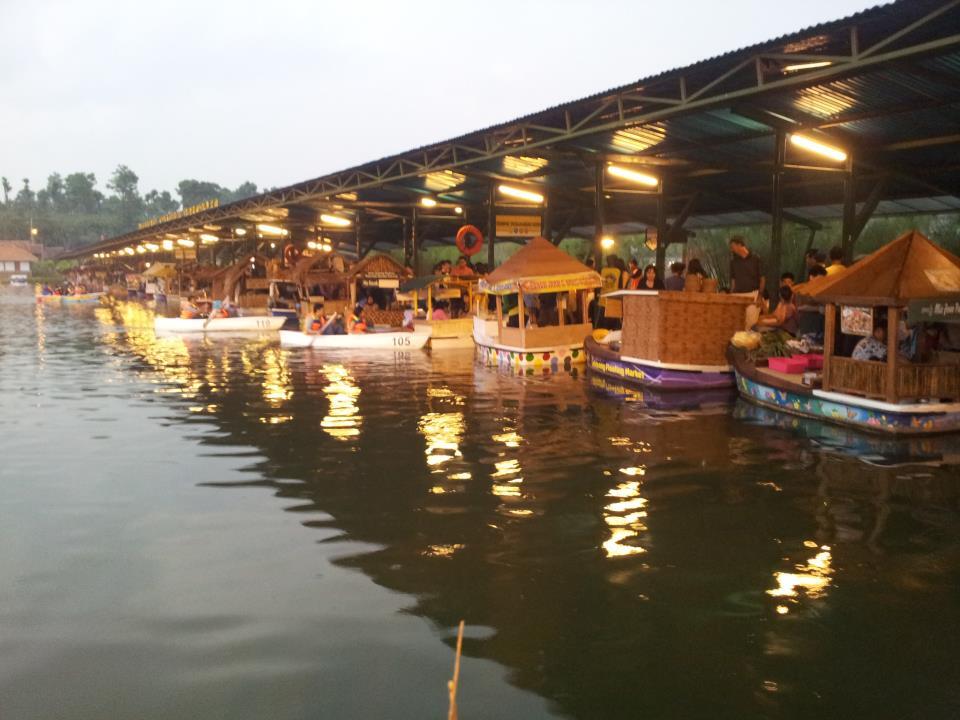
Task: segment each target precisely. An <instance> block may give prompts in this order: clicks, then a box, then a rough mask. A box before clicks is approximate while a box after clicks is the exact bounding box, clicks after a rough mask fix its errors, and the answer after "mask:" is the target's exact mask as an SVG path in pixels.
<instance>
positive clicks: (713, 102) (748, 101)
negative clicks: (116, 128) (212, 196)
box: [74, 0, 960, 255]
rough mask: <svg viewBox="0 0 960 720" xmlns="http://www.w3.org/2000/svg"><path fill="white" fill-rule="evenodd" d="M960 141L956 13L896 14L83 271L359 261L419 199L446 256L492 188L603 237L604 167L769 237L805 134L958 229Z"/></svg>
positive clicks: (949, 8)
mask: <svg viewBox="0 0 960 720" xmlns="http://www.w3.org/2000/svg"><path fill="white" fill-rule="evenodd" d="M958 128H960V0H898V1H897V2H891V3H887V4H885V5H878V6H876V7H874V8H871V9H869V10H864V11H862V12H859V13H857V14H855V15H851V16H849V17H846V18H842V19H840V20H835V21H831V22H827V23H823V24H821V25H816V26H812V27H808V28H805V29H803V30H799V31H797V32H795V33H790V34H788V35H783V36H781V37H778V38H774V39H773V40H770V41H767V42H765V43H760V44H757V45H752V46H749V47H746V48H741V49H739V50H734V51H731V52H728V53H725V54H723V55H719V56H716V57H713V58H709V59H707V60H703V61H700V62H698V63H695V64H693V65H689V66H687V67H683V68H677V69H674V70H669V71H665V72H662V73H658V74H656V75H653V76H650V77H647V78H644V79H642V80H638V81H637V82H635V83H630V84H629V85H624V86H621V87H618V88H614V89H611V90H608V91H605V92H602V93H598V94H596V95H592V96H589V97H586V98H582V99H580V100H575V101H572V102H568V103H564V104H561V105H556V106H554V107H551V108H547V109H545V110H542V111H540V112H537V113H533V114H531V115H527V116H524V117H521V118H517V119H515V120H512V121H509V122H505V123H501V124H498V125H495V126H491V127H488V128H485V129H482V130H477V131H475V132H472V133H468V134H466V135H461V136H459V137H457V138H454V139H451V140H447V141H444V142H440V143H435V144H432V145H429V146H424V147H421V148H418V149H415V150H411V151H408V152H405V153H401V154H398V155H395V156H391V157H386V158H382V159H380V160H375V161H372V162H369V163H364V164H362V165H359V166H357V167H354V168H350V169H347V170H344V171H342V172H337V173H331V174H329V175H325V176H322V177H319V178H314V179H312V180H307V181H304V182H301V183H297V184H294V185H290V186H288V187H284V188H280V189H277V190H273V191H270V192H267V193H264V194H262V195H257V196H255V197H252V198H248V199H245V200H241V201H239V202H236V203H231V204H229V205H225V206H221V207H219V208H215V209H212V210H206V211H203V212H200V213H197V214H195V215H191V216H187V217H184V218H180V219H177V220H172V221H170V222H165V223H162V224H157V225H154V226H152V227H149V228H145V229H143V230H138V231H135V232H132V233H127V234H126V235H121V236H119V237H116V238H111V239H110V240H107V241H105V242H102V243H98V244H97V245H94V246H91V247H88V248H84V249H83V250H81V251H78V252H76V253H74V254H75V255H89V254H92V253H94V252H98V251H99V252H102V251H109V250H115V249H117V248H122V247H124V246H127V245H134V244H137V243H141V242H144V241H149V240H156V239H160V238H163V237H177V236H181V237H182V236H183V235H184V234H185V233H190V232H194V233H197V232H199V230H200V228H202V227H203V226H204V225H208V226H212V227H217V228H220V230H219V231H217V232H220V231H225V232H228V231H229V230H230V228H232V227H235V226H238V225H246V226H248V227H249V226H250V224H252V223H257V222H267V223H277V224H283V225H284V227H287V228H289V229H290V230H291V232H292V233H293V236H294V237H300V238H307V237H312V236H313V235H314V234H316V233H318V232H320V231H321V230H322V232H323V233H324V234H327V233H329V234H330V235H331V236H332V237H334V238H336V239H343V240H349V242H350V243H351V245H352V244H353V243H354V242H356V246H357V247H361V246H362V247H363V248H369V247H374V246H377V245H380V246H388V245H392V246H396V245H399V244H401V243H402V242H403V234H404V232H405V227H407V228H408V227H409V218H410V217H411V216H412V213H413V209H414V208H415V207H416V206H417V204H418V201H419V199H420V198H422V197H424V196H427V195H429V196H432V197H434V198H435V199H437V200H438V201H439V205H438V206H437V207H436V208H433V209H431V210H424V209H420V210H419V215H418V235H419V237H420V240H421V241H423V240H442V241H446V242H449V241H451V238H452V235H453V233H454V232H455V230H456V228H457V226H458V225H459V224H461V223H462V222H463V221H464V219H466V220H467V221H469V222H471V223H473V224H477V225H481V226H483V225H485V220H486V217H487V211H486V209H485V208H484V204H485V203H486V202H487V199H488V197H489V195H490V186H491V183H496V182H502V181H510V180H513V181H522V182H523V183H524V184H528V185H531V186H535V189H537V190H538V191H539V192H541V193H544V194H545V195H546V196H547V197H548V205H549V211H548V212H549V215H550V225H551V226H552V227H553V228H554V229H559V228H563V231H566V230H567V229H569V228H570V227H576V226H581V225H588V224H592V223H593V222H594V220H595V214H594V213H595V209H594V202H593V200H594V192H595V188H596V175H597V173H598V172H600V173H602V168H603V167H604V163H609V162H617V163H621V164H624V165H629V166H632V167H635V168H638V169H645V171H647V172H649V173H651V174H655V175H656V176H658V177H659V178H661V179H662V180H663V192H664V197H665V200H666V208H665V212H666V215H667V217H668V218H677V217H678V216H679V217H682V218H683V219H685V220H687V226H688V227H706V226H708V225H724V224H731V223H733V222H737V223H760V222H769V219H770V212H769V210H770V208H771V177H772V173H773V158H774V154H775V145H776V143H777V138H778V133H779V134H780V136H781V137H782V134H783V133H796V132H803V133H804V134H807V135H809V136H811V137H815V138H818V139H820V140H821V141H823V142H827V143H829V144H831V145H836V146H839V147H842V148H844V149H846V150H847V151H849V152H850V153H851V155H852V158H853V172H854V181H853V182H854V189H855V195H856V200H857V202H858V203H859V205H860V207H861V208H866V209H870V208H872V207H874V206H875V207H876V212H880V213H898V212H940V211H944V212H947V211H950V212H952V211H956V210H957V209H958V206H960V130H958ZM786 159H787V163H788V164H787V166H786V172H785V175H784V183H783V197H784V205H785V207H786V208H787V210H788V212H787V213H786V219H787V220H789V221H793V222H801V223H804V224H807V225H809V226H811V227H816V225H817V222H816V221H817V220H819V219H822V218H825V217H836V216H837V215H838V214H842V207H841V205H842V198H843V193H842V185H843V180H844V173H842V172H839V170H841V168H839V167H837V166H836V164H833V165H832V166H831V165H830V163H825V162H823V161H821V160H817V159H816V158H814V157H812V156H809V155H806V156H804V155H802V154H798V153H796V152H793V155H790V154H789V152H788V156H787V158H786ZM598 168H599V170H598ZM604 192H605V195H606V200H605V203H604V217H605V221H606V222H608V223H610V224H617V223H627V222H633V223H642V224H655V223H656V220H657V207H656V202H657V201H656V198H655V197H654V195H653V194H650V193H647V194H642V193H638V192H637V190H636V186H629V185H628V184H625V183H622V182H620V183H618V182H615V181H613V182H611V181H609V180H607V181H605V187H604ZM455 207H462V208H463V211H464V213H463V215H462V216H461V215H456V214H455V213H454V212H453V209H454V208H455ZM499 207H500V202H499V200H498V208H499ZM331 212H335V213H339V214H341V215H344V216H349V217H352V218H353V219H355V220H359V225H360V227H359V229H357V230H354V229H350V230H337V229H336V228H331V227H329V226H324V227H322V228H321V227H320V225H321V223H320V222H319V215H320V214H321V213H331ZM405 219H406V222H405ZM338 233H339V234H338ZM561 234H562V232H561Z"/></svg>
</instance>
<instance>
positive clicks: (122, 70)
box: [0, 0, 876, 191]
mask: <svg viewBox="0 0 960 720" xmlns="http://www.w3.org/2000/svg"><path fill="white" fill-rule="evenodd" d="M874 4H876V2H875V1H872V0H871V1H865V0H804V1H803V2H771V1H770V0H725V1H724V2H715V0H674V1H673V2H657V3H654V2H648V1H644V0H629V1H626V0H625V1H622V2H621V1H620V0H607V1H605V0H592V2H587V1H586V0H579V1H578V2H573V1H570V0H543V1H531V2H526V1H525V0H511V1H509V2H507V1H504V0H487V1H485V2H456V1H455V0H446V1H445V2H432V1H431V2H428V1H415V0H407V1H404V0H392V1H391V0H353V1H352V2H351V1H346V2H343V1H341V2H336V3H334V2H325V1H323V0H314V1H312V2H311V1H310V0H258V1H257V2H252V1H250V0H232V1H231V2H226V1H223V2H204V0H192V1H188V0H163V1H162V2H138V1H136V0H132V1H131V0H85V2H74V1H56V2H54V1H52V0H30V1H29V2H26V1H24V0H0V67H2V68H3V70H2V72H0V128H2V129H3V133H2V139H0V175H4V176H6V177H8V178H10V180H11V182H13V184H14V185H15V186H17V187H19V185H20V182H21V178H24V177H29V178H30V179H31V183H32V184H33V185H34V187H37V186H39V185H42V184H43V183H44V182H45V178H46V176H47V175H48V174H49V173H50V172H52V171H60V172H63V173H67V172H73V171H77V170H84V171H92V172H95V173H96V174H97V178H98V180H100V184H101V186H102V185H103V183H104V181H105V179H106V178H107V177H108V176H109V174H110V172H111V171H112V169H113V168H114V167H116V166H117V165H118V164H120V163H123V164H126V165H129V166H130V167H131V168H133V169H134V170H135V171H136V172H137V173H138V174H139V176H140V187H141V190H144V191H145V190H148V189H151V188H158V189H171V190H172V189H173V188H174V186H175V185H176V183H177V182H178V181H179V180H180V179H182V178H186V177H192V178H197V179H204V180H212V181H214V182H219V183H221V184H224V185H227V186H230V187H234V186H236V185H238V184H239V183H240V182H242V181H244V180H252V181H253V182H255V183H257V184H258V185H259V186H261V187H264V186H271V185H286V184H289V183H292V182H297V181H299V180H305V179H307V178H312V177H316V176H318V175H322V174H324V173H326V172H331V171H334V170H340V169H343V168H346V167H350V166H352V165H355V164H357V163H360V162H363V161H366V160H371V159H374V158H379V157H382V156H385V155H390V154H393V153H395V152H399V151H402V150H406V149H409V148H412V147H417V146H419V145H423V144H427V143H430V142H434V141H438V140H443V139H446V138H449V137H453V136H456V135H458V134H461V133H463V132H465V131H469V130H473V129H476V128H480V127H483V126H486V125H490V124H493V123H496V122H501V121H504V120H509V119H512V118H514V117H517V116H519V115H523V114H526V113H529V112H533V111H536V110H539V109H542V108H544V107H548V106H551V105H555V104H557V103H559V102H562V101H565V100H571V99H575V98H578V97H581V96H584V95H588V94H592V93H595V92H599V91H601V90H604V89H607V88H610V87H613V86H616V85H621V84H624V83H627V82H630V81H632V80H636V79H638V78H641V77H644V76H646V75H649V74H652V73H655V72H658V71H661V70H665V69H670V68H674V67H677V66H680V65H685V64H688V63H691V62H694V61H697V60H700V59H703V58H707V57H710V56H712V55H716V54H718V53H721V52H725V51H728V50H731V49H735V48H738V47H741V46H744V45H748V44H751V43H755V42H759V41H763V40H767V39H769V38H771V37H774V36H776V35H779V34H782V33H786V32H791V31H794V30H797V29H799V28H802V27H806V26H808V25H811V24H815V23H818V22H822V21H824V20H831V19H834V18H838V17H841V16H844V15H848V14H850V13H852V12H856V11H858V10H862V9H864V8H867V7H870V6H871V5H874Z"/></svg>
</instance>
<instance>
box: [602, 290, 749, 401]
mask: <svg viewBox="0 0 960 720" xmlns="http://www.w3.org/2000/svg"><path fill="white" fill-rule="evenodd" d="M604 297H606V298H610V299H616V300H617V301H619V302H620V303H621V304H622V316H623V330H622V331H621V338H620V341H619V342H618V343H616V344H615V345H613V346H611V345H609V344H603V343H600V342H597V341H596V340H595V339H594V338H593V337H588V338H587V339H586V340H585V342H584V350H585V352H586V355H587V367H588V368H589V370H590V371H591V372H594V373H599V374H602V375H606V376H607V377H610V378H614V379H617V380H620V381H624V382H632V383H636V384H638V385H643V386H650V387H655V388H659V389H661V390H706V389H711V388H732V387H733V386H734V379H733V368H731V367H730V364H729V362H728V361H727V359H726V348H727V343H728V341H729V340H730V337H731V336H732V335H733V334H734V333H735V332H737V331H739V330H743V329H744V326H745V322H746V321H745V317H746V309H747V307H748V306H749V305H750V304H751V303H753V302H754V297H753V295H752V294H748V295H719V294H717V293H708V292H692V291H691V292H687V291H684V292H677V291H666V290H619V291H616V292H612V293H608V294H607V295H605V296H604Z"/></svg>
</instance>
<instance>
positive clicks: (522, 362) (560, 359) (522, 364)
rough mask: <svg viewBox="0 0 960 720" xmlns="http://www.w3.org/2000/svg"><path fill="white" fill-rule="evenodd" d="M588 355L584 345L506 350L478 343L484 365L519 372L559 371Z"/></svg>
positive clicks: (479, 357)
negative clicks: (547, 348)
mask: <svg viewBox="0 0 960 720" xmlns="http://www.w3.org/2000/svg"><path fill="white" fill-rule="evenodd" d="M585 358H586V355H585V354H584V352H583V348H582V347H569V348H555V349H552V350H549V351H546V352H543V351H541V352H530V351H527V350H523V351H520V350H504V349H501V348H496V347H491V346H489V345H477V359H478V361H479V362H481V363H482V364H484V365H488V366H496V367H500V368H510V369H512V370H515V371H518V372H525V371H528V370H534V371H537V372H559V371H560V370H570V369H572V368H573V366H574V365H582V364H583V363H584V362H585Z"/></svg>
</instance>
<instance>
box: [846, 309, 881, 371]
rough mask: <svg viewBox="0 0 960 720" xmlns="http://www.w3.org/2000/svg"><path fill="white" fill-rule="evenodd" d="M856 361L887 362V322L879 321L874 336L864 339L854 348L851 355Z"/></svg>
mask: <svg viewBox="0 0 960 720" xmlns="http://www.w3.org/2000/svg"><path fill="white" fill-rule="evenodd" d="M850 357H852V358H853V359H854V360H874V361H879V362H885V361H886V359H887V322H886V320H885V319H879V318H878V319H877V320H875V321H874V324H873V334H872V335H868V336H867V337H865V338H863V339H862V340H860V342H858V343H857V344H856V345H854V347H853V352H852V353H851V354H850Z"/></svg>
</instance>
